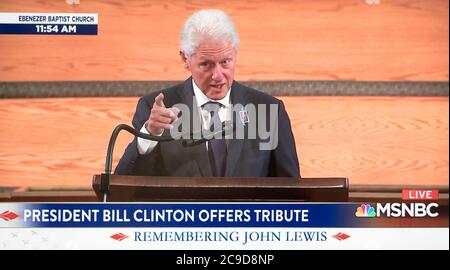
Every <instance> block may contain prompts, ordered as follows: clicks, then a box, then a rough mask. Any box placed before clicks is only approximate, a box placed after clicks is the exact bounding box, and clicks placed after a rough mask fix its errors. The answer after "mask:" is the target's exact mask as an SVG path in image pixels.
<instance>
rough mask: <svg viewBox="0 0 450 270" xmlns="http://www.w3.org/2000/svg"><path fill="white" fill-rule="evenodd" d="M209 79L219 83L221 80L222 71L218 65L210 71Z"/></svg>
mask: <svg viewBox="0 0 450 270" xmlns="http://www.w3.org/2000/svg"><path fill="white" fill-rule="evenodd" d="M211 79H212V80H213V81H216V82H220V81H222V79H223V70H222V67H221V66H220V65H215V66H214V69H213V71H212V76H211Z"/></svg>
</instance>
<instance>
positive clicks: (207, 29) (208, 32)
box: [181, 9, 239, 57]
mask: <svg viewBox="0 0 450 270" xmlns="http://www.w3.org/2000/svg"><path fill="white" fill-rule="evenodd" d="M204 40H211V41H226V42H229V43H231V45H232V46H233V48H235V49H237V48H238V47H239V37H238V34H237V32H236V28H235V27H234V24H233V22H232V21H231V18H230V17H229V16H228V15H227V14H226V13H225V12H223V11H222V10H219V9H205V10H200V11H198V12H196V13H194V14H192V15H191V16H190V17H189V18H188V19H187V20H186V22H185V23H184V26H183V30H182V31H181V51H183V52H184V54H185V55H186V56H187V57H190V56H192V54H194V53H195V50H196V49H197V47H198V46H199V45H200V43H201V42H202V41H204Z"/></svg>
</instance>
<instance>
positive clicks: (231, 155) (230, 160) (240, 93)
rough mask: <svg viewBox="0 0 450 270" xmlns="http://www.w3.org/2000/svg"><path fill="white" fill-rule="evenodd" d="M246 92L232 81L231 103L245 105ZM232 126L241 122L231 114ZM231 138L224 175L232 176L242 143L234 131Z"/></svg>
mask: <svg viewBox="0 0 450 270" xmlns="http://www.w3.org/2000/svg"><path fill="white" fill-rule="evenodd" d="M245 95H246V92H245V90H244V89H243V88H242V87H240V85H239V84H238V83H236V82H233V85H232V87H231V105H232V106H234V105H236V104H242V105H243V106H245V105H246V104H247V101H246V98H245ZM232 121H233V127H236V125H242V123H240V122H237V121H236V117H235V116H234V115H232ZM233 138H234V139H231V140H228V148H227V151H228V153H227V165H226V169H225V176H229V177H230V176H233V174H234V171H235V169H236V165H237V162H238V160H239V156H240V155H241V151H242V148H243V145H244V140H243V139H236V133H235V132H234V134H233Z"/></svg>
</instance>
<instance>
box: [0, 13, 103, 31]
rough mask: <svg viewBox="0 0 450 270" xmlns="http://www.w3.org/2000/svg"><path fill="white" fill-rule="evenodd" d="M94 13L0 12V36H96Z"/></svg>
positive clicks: (95, 17)
mask: <svg viewBox="0 0 450 270" xmlns="http://www.w3.org/2000/svg"><path fill="white" fill-rule="evenodd" d="M97 33H98V15H97V14H96V13H17V12H0V34H19V35H97Z"/></svg>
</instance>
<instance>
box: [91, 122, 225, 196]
mask: <svg viewBox="0 0 450 270" xmlns="http://www.w3.org/2000/svg"><path fill="white" fill-rule="evenodd" d="M232 127H233V124H231V123H230V122H223V123H222V129H221V130H219V131H215V132H211V131H206V130H204V131H203V134H206V136H205V137H202V138H201V139H198V140H194V139H188V140H183V142H182V144H183V146H185V147H186V146H193V145H197V144H200V143H203V142H206V141H209V140H211V139H213V138H214V136H215V135H216V134H219V133H222V136H225V135H226V134H227V132H228V131H230V129H232ZM122 130H126V131H128V132H129V133H131V134H133V135H134V136H137V137H139V138H143V139H146V140H152V141H158V142H168V141H174V140H176V138H173V137H171V136H154V135H151V134H145V133H142V132H140V131H138V130H136V129H134V128H133V127H130V126H128V125H125V124H120V125H118V126H117V127H116V128H115V129H114V130H113V132H112V134H111V137H110V139H109V143H108V150H107V152H106V162H105V173H102V174H101V178H100V192H101V193H103V202H106V201H107V198H108V193H109V178H110V176H111V171H112V160H113V152H114V145H115V144H116V139H117V136H118V135H119V132H120V131H122ZM197 134H198V133H197ZM185 135H186V134H185ZM181 137H183V135H182V136H180V138H181ZM189 137H193V133H189Z"/></svg>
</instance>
